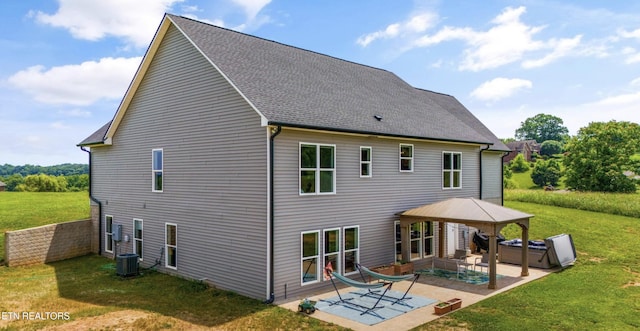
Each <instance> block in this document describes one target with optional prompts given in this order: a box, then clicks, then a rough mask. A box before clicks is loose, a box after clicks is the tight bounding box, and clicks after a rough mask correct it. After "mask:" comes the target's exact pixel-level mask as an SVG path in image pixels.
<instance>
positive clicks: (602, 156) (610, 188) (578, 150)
mask: <svg viewBox="0 0 640 331" xmlns="http://www.w3.org/2000/svg"><path fill="white" fill-rule="evenodd" d="M638 143H640V126H639V125H638V124H636V123H631V122H616V121H610V122H607V123H604V122H593V123H590V124H589V125H588V126H586V127H583V128H581V129H580V130H579V131H578V134H577V135H576V136H575V137H572V138H571V139H570V140H569V142H568V143H567V145H566V153H567V155H566V157H565V158H564V164H565V167H566V177H565V184H566V185H567V186H569V187H572V188H575V189H578V190H583V191H599V192H625V193H631V192H635V191H636V183H635V181H634V180H633V179H631V178H629V177H627V176H626V175H625V174H624V172H625V171H627V170H630V171H633V170H636V169H637V161H634V160H633V159H632V156H633V155H634V154H635V153H637V152H638V151H639V150H640V145H639V144H638Z"/></svg>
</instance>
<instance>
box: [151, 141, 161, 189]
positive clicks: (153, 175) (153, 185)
mask: <svg viewBox="0 0 640 331" xmlns="http://www.w3.org/2000/svg"><path fill="white" fill-rule="evenodd" d="M156 151H160V152H162V161H161V162H162V168H161V169H159V170H158V169H155V168H154V162H155V155H154V154H155V152H156ZM156 172H160V173H162V189H160V190H157V189H156ZM163 191H164V149H162V148H154V149H152V150H151V192H163Z"/></svg>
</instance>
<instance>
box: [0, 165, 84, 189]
mask: <svg viewBox="0 0 640 331" xmlns="http://www.w3.org/2000/svg"><path fill="white" fill-rule="evenodd" d="M0 181H1V182H3V183H4V184H5V185H6V186H5V189H6V190H7V191H14V192H77V191H88V190H89V165H87V164H71V163H65V164H60V165H54V166H38V165H29V164H27V165H22V166H13V165H10V164H4V165H0Z"/></svg>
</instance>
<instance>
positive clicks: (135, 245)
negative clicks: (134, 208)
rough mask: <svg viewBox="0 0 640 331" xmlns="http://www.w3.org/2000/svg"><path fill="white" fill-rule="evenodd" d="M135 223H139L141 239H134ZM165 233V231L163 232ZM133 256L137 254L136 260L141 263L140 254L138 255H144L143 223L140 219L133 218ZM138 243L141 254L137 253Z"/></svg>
mask: <svg viewBox="0 0 640 331" xmlns="http://www.w3.org/2000/svg"><path fill="white" fill-rule="evenodd" d="M136 221H140V232H141V235H142V237H141V238H137V237H136ZM165 231H166V230H165ZM132 237H133V254H138V259H139V260H140V261H142V258H143V256H142V254H140V253H144V221H143V220H142V219H141V218H134V219H133V236H132ZM138 241H140V246H141V247H142V252H138V248H137V247H138V245H137V242H138Z"/></svg>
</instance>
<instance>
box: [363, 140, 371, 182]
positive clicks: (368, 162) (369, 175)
mask: <svg viewBox="0 0 640 331" xmlns="http://www.w3.org/2000/svg"><path fill="white" fill-rule="evenodd" d="M363 149H368V150H369V161H363V160H362V150H363ZM363 164H367V165H368V166H369V174H368V175H363V174H362V165H363ZM371 177H373V148H371V146H360V178H371Z"/></svg>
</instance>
